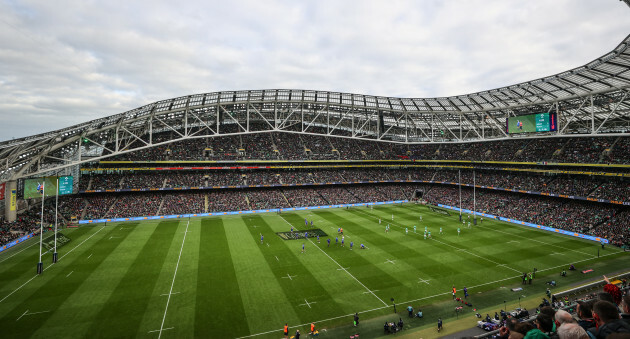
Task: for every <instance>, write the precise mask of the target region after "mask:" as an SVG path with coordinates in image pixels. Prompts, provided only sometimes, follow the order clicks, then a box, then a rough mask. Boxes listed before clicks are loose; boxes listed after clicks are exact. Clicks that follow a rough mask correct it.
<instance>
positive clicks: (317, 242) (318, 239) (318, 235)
mask: <svg viewBox="0 0 630 339" xmlns="http://www.w3.org/2000/svg"><path fill="white" fill-rule="evenodd" d="M317 243H318V244H319V234H318V235H317Z"/></svg>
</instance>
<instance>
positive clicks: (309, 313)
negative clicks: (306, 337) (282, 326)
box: [244, 216, 343, 322]
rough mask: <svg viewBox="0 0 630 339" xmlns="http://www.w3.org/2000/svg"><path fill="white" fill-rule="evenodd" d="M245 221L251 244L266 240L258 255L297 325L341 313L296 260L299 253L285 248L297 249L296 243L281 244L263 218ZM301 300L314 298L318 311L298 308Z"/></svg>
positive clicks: (332, 300)
mask: <svg viewBox="0 0 630 339" xmlns="http://www.w3.org/2000/svg"><path fill="white" fill-rule="evenodd" d="M244 220H245V224H246V225H247V226H248V230H249V232H250V234H251V236H252V239H253V240H254V241H256V240H258V241H260V233H262V234H264V236H265V243H266V244H271V246H270V248H266V247H262V249H261V253H262V255H263V257H264V258H265V260H266V261H267V264H268V266H269V267H270V269H271V271H272V272H273V273H274V275H275V277H276V281H277V283H278V284H279V285H280V286H281V287H282V289H283V291H284V294H285V295H286V297H287V299H288V300H289V301H290V302H291V304H290V305H291V307H292V308H293V310H294V312H295V313H296V314H297V315H298V317H299V320H300V322H303V321H306V320H308V319H312V318H313V316H314V315H315V314H339V313H341V312H343V308H342V307H341V305H339V304H338V303H337V302H336V301H335V298H334V297H333V296H332V295H331V294H330V293H329V292H328V290H327V289H326V287H325V286H323V285H322V284H321V283H319V280H318V277H316V276H315V275H313V273H311V271H310V270H309V268H307V267H306V266H305V265H304V264H303V263H302V262H301V261H300V260H299V258H298V256H300V253H299V252H297V251H296V250H295V249H293V248H289V247H288V246H290V245H289V244H291V245H293V246H295V245H297V246H298V247H299V244H298V243H297V242H295V241H290V240H282V239H281V238H280V237H278V236H277V235H276V234H275V232H273V230H272V229H271V227H270V225H269V224H268V223H267V222H266V221H265V219H264V218H263V217H262V216H251V217H247V218H244ZM252 226H258V227H257V228H254V227H252ZM263 246H264V245H263ZM277 256H280V257H282V258H283V261H282V263H280V261H279V260H276V257H277ZM288 276H293V278H290V279H286V277H288ZM261 292H262V291H261ZM304 298H316V300H317V301H316V302H317V303H318V305H317V307H316V308H315V309H313V308H311V307H303V306H300V304H302V303H304Z"/></svg>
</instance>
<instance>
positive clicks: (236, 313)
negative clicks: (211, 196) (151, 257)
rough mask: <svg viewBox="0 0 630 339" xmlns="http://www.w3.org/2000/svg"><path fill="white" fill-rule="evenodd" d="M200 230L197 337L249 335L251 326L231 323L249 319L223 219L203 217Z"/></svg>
mask: <svg viewBox="0 0 630 339" xmlns="http://www.w3.org/2000/svg"><path fill="white" fill-rule="evenodd" d="M200 232H201V235H200V241H199V243H200V246H199V269H198V271H197V301H196V305H195V328H194V333H195V337H197V338H231V337H236V336H242V335H246V334H248V333H249V331H248V328H247V326H230V324H242V323H243V322H244V321H245V319H244V315H245V309H244V307H243V302H242V300H241V294H240V290H239V287H238V281H237V278H236V273H235V270H234V264H233V263H232V256H231V255H230V249H229V245H228V240H227V236H226V234H225V226H224V224H223V220H222V219H220V218H212V219H203V220H202V221H201V228H200ZM252 278H253V277H252Z"/></svg>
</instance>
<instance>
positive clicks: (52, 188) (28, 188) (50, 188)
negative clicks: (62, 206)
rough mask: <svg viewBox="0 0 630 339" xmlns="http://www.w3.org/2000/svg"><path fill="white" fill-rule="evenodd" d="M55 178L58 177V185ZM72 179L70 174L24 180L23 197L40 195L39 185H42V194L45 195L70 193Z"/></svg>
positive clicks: (38, 196)
mask: <svg viewBox="0 0 630 339" xmlns="http://www.w3.org/2000/svg"><path fill="white" fill-rule="evenodd" d="M57 178H59V186H57ZM73 184H74V179H73V177H72V176H63V177H44V178H35V179H25V180H24V199H33V198H40V197H41V196H42V192H41V187H42V186H43V187H44V195H45V196H47V197H50V196H54V195H56V194H57V189H59V195H65V194H72V192H73Z"/></svg>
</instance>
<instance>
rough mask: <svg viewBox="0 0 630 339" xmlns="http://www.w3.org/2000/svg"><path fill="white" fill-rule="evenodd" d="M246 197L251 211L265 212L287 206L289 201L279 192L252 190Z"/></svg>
mask: <svg viewBox="0 0 630 339" xmlns="http://www.w3.org/2000/svg"><path fill="white" fill-rule="evenodd" d="M245 195H246V196H247V200H248V202H249V207H250V208H249V209H251V210H264V209H272V208H279V207H286V206H287V201H286V199H285V198H284V196H283V195H282V192H281V191H279V190H250V191H247V192H246V193H245ZM217 212H218V211H217Z"/></svg>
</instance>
